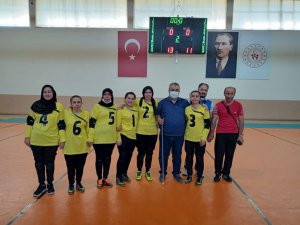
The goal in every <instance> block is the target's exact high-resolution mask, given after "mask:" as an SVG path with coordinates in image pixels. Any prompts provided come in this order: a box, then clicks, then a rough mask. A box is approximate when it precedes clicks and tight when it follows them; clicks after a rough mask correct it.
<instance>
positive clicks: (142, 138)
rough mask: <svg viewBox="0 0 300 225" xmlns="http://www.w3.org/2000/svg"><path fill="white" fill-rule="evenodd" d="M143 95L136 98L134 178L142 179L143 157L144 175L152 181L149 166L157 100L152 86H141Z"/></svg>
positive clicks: (155, 130)
mask: <svg viewBox="0 0 300 225" xmlns="http://www.w3.org/2000/svg"><path fill="white" fill-rule="evenodd" d="M142 93H143V97H142V98H141V99H137V100H136V104H137V106H138V110H139V117H138V123H137V135H136V141H137V150H138V155H137V172H136V177H135V179H136V180H141V179H142V167H143V161H144V158H145V167H146V171H145V177H146V179H147V180H148V181H152V176H151V174H150V168H151V163H152V155H153V150H154V148H155V144H156V141H157V129H158V127H157V122H156V117H155V111H156V108H157V102H156V101H155V99H154V98H153V88H152V87H150V86H146V87H144V88H143V92H142Z"/></svg>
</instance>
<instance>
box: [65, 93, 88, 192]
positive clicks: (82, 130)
mask: <svg viewBox="0 0 300 225" xmlns="http://www.w3.org/2000/svg"><path fill="white" fill-rule="evenodd" d="M70 104H71V106H70V108H68V109H65V110H64V112H65V124H66V142H65V146H64V150H63V152H64V156H65V160H66V164H67V169H68V180H69V189H68V193H69V194H70V195H72V194H74V192H75V189H74V183H75V177H76V189H77V190H78V191H79V192H84V191H85V189H84V187H83V186H82V184H81V179H82V175H83V168H84V165H85V161H86V157H87V154H88V152H89V146H88V143H87V137H88V128H89V125H88V123H89V119H90V118H89V117H90V114H89V112H88V111H84V110H82V109H81V106H82V98H81V97H80V96H78V95H74V96H72V97H71V98H70Z"/></svg>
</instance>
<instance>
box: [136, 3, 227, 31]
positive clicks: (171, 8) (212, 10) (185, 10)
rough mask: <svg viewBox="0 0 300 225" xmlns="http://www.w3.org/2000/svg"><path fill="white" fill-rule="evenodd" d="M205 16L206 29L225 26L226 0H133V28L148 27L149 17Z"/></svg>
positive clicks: (223, 27)
mask: <svg viewBox="0 0 300 225" xmlns="http://www.w3.org/2000/svg"><path fill="white" fill-rule="evenodd" d="M150 16H157V17H173V16H180V17H199V18H207V28H208V29H225V28H226V0H201V1H200V0H163V1H161V0H135V1H134V21H133V24H134V28H149V17H150Z"/></svg>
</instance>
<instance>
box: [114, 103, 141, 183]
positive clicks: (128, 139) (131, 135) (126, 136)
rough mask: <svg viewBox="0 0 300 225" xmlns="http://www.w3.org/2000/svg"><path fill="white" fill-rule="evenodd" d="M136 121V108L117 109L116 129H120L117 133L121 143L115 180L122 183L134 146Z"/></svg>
mask: <svg viewBox="0 0 300 225" xmlns="http://www.w3.org/2000/svg"><path fill="white" fill-rule="evenodd" d="M137 121H138V108H137V107H136V106H133V107H132V109H129V108H127V107H123V108H121V109H118V113H117V127H120V126H121V127H122V129H121V130H120V131H119V132H118V141H122V144H121V145H120V146H118V149H119V159H118V162H117V178H118V179H120V181H122V182H123V177H124V176H127V170H128V167H129V164H130V161H131V157H132V153H133V150H134V148H135V144H136V129H137Z"/></svg>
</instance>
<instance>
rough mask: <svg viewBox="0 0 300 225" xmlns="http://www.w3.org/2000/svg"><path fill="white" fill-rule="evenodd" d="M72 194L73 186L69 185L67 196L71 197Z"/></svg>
mask: <svg viewBox="0 0 300 225" xmlns="http://www.w3.org/2000/svg"><path fill="white" fill-rule="evenodd" d="M74 192H75V189H74V184H70V185H69V189H68V194H69V195H73V194H74Z"/></svg>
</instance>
